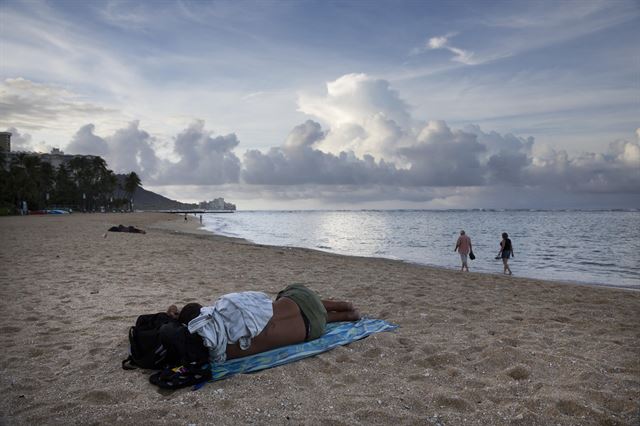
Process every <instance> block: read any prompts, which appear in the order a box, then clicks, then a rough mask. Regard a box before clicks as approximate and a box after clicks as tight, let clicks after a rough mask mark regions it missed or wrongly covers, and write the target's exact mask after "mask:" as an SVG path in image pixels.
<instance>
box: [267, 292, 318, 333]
mask: <svg viewBox="0 0 640 426" xmlns="http://www.w3.org/2000/svg"><path fill="white" fill-rule="evenodd" d="M281 297H287V298H289V299H291V300H293V301H294V302H296V305H298V307H299V308H300V313H301V314H302V319H303V320H304V324H305V326H306V338H305V340H307V341H308V340H313V339H317V338H318V337H320V336H322V333H324V328H325V326H326V325H327V310H326V309H325V308H324V305H323V304H322V300H320V297H319V296H318V295H317V294H316V293H315V292H314V291H312V290H310V289H308V288H307V287H305V286H304V285H302V284H291V285H290V286H288V287H287V288H285V289H284V290H282V291H281V292H280V293H278V296H277V297H276V300H278V299H280V298H281Z"/></svg>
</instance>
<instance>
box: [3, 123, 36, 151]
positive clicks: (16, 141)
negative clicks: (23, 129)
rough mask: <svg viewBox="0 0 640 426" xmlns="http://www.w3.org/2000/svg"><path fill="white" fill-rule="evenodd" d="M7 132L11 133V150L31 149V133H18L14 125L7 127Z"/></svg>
mask: <svg viewBox="0 0 640 426" xmlns="http://www.w3.org/2000/svg"><path fill="white" fill-rule="evenodd" d="M7 132H9V133H11V151H31V150H32V149H33V147H32V144H31V135H30V134H29V133H20V132H19V131H18V129H16V128H15V127H9V128H8V129H7Z"/></svg>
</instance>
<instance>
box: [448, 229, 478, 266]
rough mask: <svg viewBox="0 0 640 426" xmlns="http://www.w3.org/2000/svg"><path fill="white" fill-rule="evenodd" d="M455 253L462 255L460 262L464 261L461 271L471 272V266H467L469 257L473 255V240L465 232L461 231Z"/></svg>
mask: <svg viewBox="0 0 640 426" xmlns="http://www.w3.org/2000/svg"><path fill="white" fill-rule="evenodd" d="M453 251H457V252H458V254H460V260H461V261H462V267H461V268H460V271H464V270H465V269H466V270H467V272H469V266H468V265H467V256H469V253H471V252H472V251H473V250H472V247H471V238H469V236H468V235H466V234H465V232H464V231H460V236H459V237H458V241H457V242H456V248H454V249H453Z"/></svg>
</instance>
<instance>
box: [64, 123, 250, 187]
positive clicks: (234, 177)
mask: <svg viewBox="0 0 640 426" xmlns="http://www.w3.org/2000/svg"><path fill="white" fill-rule="evenodd" d="M160 145H162V141H158V140H157V139H156V138H155V137H153V136H151V135H150V134H149V133H148V132H146V131H145V130H142V129H140V123H139V122H138V121H132V122H131V123H129V125H128V126H127V127H124V128H121V129H118V130H116V131H115V132H114V133H113V134H112V135H109V136H105V137H101V136H98V135H96V134H95V126H94V125H93V124H87V125H84V126H82V127H81V128H80V129H79V130H78V131H77V132H76V134H75V135H74V136H73V138H72V140H71V142H70V143H69V145H68V146H67V148H66V149H67V152H68V153H71V154H91V155H100V156H103V157H104V158H105V159H106V160H107V162H108V164H109V167H110V168H112V169H113V170H114V171H115V172H117V173H128V172H130V171H135V172H136V173H138V174H139V175H140V176H141V178H142V180H143V181H144V183H149V184H151V185H170V184H172V185H198V184H206V185H219V184H224V183H229V182H237V181H238V179H239V175H240V160H239V159H238V158H237V157H236V156H235V154H233V152H232V150H233V149H234V148H235V147H236V146H237V145H238V139H237V138H236V136H235V135H234V134H230V135H226V136H217V137H212V136H211V132H209V131H207V130H206V129H205V128H204V122H203V121H195V122H193V123H192V124H191V125H189V126H188V127H187V128H186V129H184V130H183V131H182V132H180V133H179V134H178V135H177V136H176V137H175V138H174V140H173V152H174V154H175V155H176V156H177V158H178V160H177V161H170V160H168V159H164V158H159V156H158V155H157V154H156V151H157V150H158V147H159V146H160Z"/></svg>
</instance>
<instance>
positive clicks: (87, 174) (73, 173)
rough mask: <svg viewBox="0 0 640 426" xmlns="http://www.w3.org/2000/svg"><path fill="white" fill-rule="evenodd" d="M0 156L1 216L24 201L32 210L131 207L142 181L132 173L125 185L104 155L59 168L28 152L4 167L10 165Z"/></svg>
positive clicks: (79, 160) (82, 159) (13, 211)
mask: <svg viewBox="0 0 640 426" xmlns="http://www.w3.org/2000/svg"><path fill="white" fill-rule="evenodd" d="M0 155H2V157H0V215H1V214H15V213H17V211H18V208H19V205H20V203H21V202H22V201H26V202H27V205H28V207H29V210H42V209H46V208H53V207H57V208H70V209H73V210H80V211H98V210H100V209H102V208H104V209H105V210H111V209H122V208H130V207H131V206H130V204H129V203H130V200H131V199H132V197H133V194H134V193H135V191H136V189H137V188H138V187H139V186H140V184H141V182H140V178H139V177H138V175H137V174H136V173H135V172H131V173H130V174H129V175H127V176H126V177H125V179H124V185H123V186H121V185H120V184H119V179H118V176H116V175H115V174H114V173H113V171H111V170H109V169H108V168H107V163H106V162H105V160H104V159H103V158H101V157H81V156H78V157H74V158H73V159H72V160H71V161H69V162H68V163H66V164H62V165H60V167H59V168H58V169H57V170H56V169H55V168H54V167H53V166H52V165H51V164H50V163H48V162H46V161H41V158H40V156H39V155H37V154H28V153H20V154H18V155H16V156H15V157H14V158H13V159H12V161H11V163H10V164H9V167H8V169H7V168H5V167H2V166H1V165H2V164H6V162H5V154H4V153H0Z"/></svg>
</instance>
